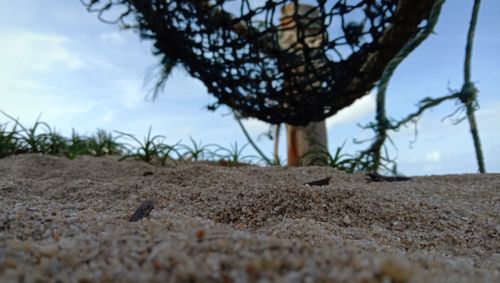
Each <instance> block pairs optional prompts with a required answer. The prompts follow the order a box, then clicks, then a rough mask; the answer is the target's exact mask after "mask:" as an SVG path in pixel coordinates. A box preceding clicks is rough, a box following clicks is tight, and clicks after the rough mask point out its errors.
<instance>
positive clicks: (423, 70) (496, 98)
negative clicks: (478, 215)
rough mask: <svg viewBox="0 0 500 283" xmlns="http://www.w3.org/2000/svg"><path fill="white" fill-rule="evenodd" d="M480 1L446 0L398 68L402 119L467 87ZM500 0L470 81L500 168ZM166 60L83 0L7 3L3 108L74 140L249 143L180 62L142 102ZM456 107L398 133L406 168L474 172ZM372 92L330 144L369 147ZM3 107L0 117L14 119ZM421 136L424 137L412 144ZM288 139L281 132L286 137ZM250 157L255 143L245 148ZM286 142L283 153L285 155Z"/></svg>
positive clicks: (487, 6)
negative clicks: (471, 33)
mask: <svg viewBox="0 0 500 283" xmlns="http://www.w3.org/2000/svg"><path fill="white" fill-rule="evenodd" d="M472 3H473V1H465V0H448V1H446V3H445V4H444V6H443V9H442V12H441V16H440V20H439V22H438V24H437V26H436V28H435V33H434V34H433V35H431V36H430V37H429V38H428V39H427V40H426V41H425V42H424V43H423V44H422V45H421V46H420V47H419V48H418V49H417V50H415V51H414V52H413V53H412V54H411V55H410V56H409V57H408V58H407V59H406V60H405V61H404V62H403V63H402V64H401V65H400V66H399V68H398V69H397V70H396V72H395V74H394V76H393V77H392V79H391V82H390V86H389V88H388V92H387V113H388V115H389V117H392V118H396V119H397V118H402V117H404V116H405V115H407V114H408V113H410V112H413V111H415V110H416V104H417V103H418V101H419V100H421V99H422V98H424V97H427V96H431V97H438V96H442V95H445V94H448V93H449V90H448V89H459V88H461V86H462V83H463V58H464V50H465V39H466V33H467V29H468V23H469V20H470V14H471V11H472ZM499 14H500V1H497V0H483V1H482V4H481V10H480V12H479V21H478V25H477V30H476V36H475V41H474V50H473V57H472V80H473V81H474V83H475V84H476V87H477V88H478V89H479V91H480V92H479V97H478V101H479V104H480V109H479V110H478V111H477V112H476V115H477V121H478V128H479V133H480V137H481V142H482V147H483V152H484V156H485V163H486V170H487V171H488V172H500V154H499V151H500V130H499V126H498V121H499V120H500V95H499V92H500V86H499V80H500V21H499V20H498V15H499ZM157 63H158V58H157V57H154V56H153V55H152V54H151V42H148V41H141V40H140V39H139V36H138V35H137V34H136V33H134V32H131V31H123V30H120V29H119V28H118V27H117V26H114V25H109V24H104V23H102V22H100V21H98V20H97V17H96V15H95V14H90V13H88V12H87V11H86V10H85V8H84V7H83V6H82V5H81V3H80V2H79V1H78V0H67V1H60V0H43V1H42V0H18V1H8V0H0V110H2V111H4V112H6V113H8V114H9V115H11V116H14V117H16V118H19V120H20V122H21V123H23V124H25V125H33V123H34V122H35V121H36V119H37V118H38V117H39V116H40V115H41V120H42V121H44V122H47V123H49V124H50V125H51V126H52V127H55V128H56V129H57V130H58V131H60V132H61V133H62V134H63V135H67V136H69V135H70V133H71V131H72V129H75V130H76V131H77V132H78V133H80V134H86V135H90V134H93V133H95V131H96V129H98V128H99V129H106V130H108V131H115V130H116V131H122V132H127V133H131V134H134V135H136V136H137V137H139V138H142V137H143V136H144V135H145V134H147V131H148V128H149V127H150V126H151V127H152V133H153V134H161V135H164V136H166V137H167V143H176V142H178V141H182V142H184V143H188V142H189V138H190V137H192V138H193V139H195V140H197V141H200V142H202V143H203V144H209V143H217V144H220V145H222V146H227V147H229V146H230V145H231V144H234V143H235V142H237V143H238V145H239V146H242V145H244V144H245V143H246V138H245V137H244V135H243V133H242V131H241V130H240V128H239V127H238V124H237V123H236V121H235V120H234V118H233V117H232V116H231V115H229V114H230V111H229V109H228V108H221V109H219V110H218V111H216V112H210V111H207V110H206V105H208V104H209V103H212V102H214V101H215V99H214V98H213V97H212V96H211V95H210V94H208V93H207V90H206V88H205V86H204V85H203V83H201V82H200V81H198V80H196V79H193V78H190V77H189V75H188V74H187V72H185V71H184V70H182V69H175V70H174V72H173V74H172V76H171V77H170V79H169V81H168V82H167V85H166V87H165V90H164V92H163V93H162V94H161V95H160V96H159V97H158V98H157V99H156V100H155V101H154V102H153V101H151V100H148V99H146V97H147V95H148V93H149V91H150V90H151V87H152V85H151V84H147V83H145V81H147V77H148V74H151V72H152V71H154V68H155V66H157ZM457 106H458V105H457V104H456V103H455V102H446V103H444V104H442V105H440V106H438V107H436V108H433V109H432V110H431V111H429V112H426V113H425V114H424V115H423V116H422V118H421V119H419V121H418V123H417V129H418V135H417V136H416V137H415V131H414V128H413V127H409V128H405V129H402V130H401V131H399V132H397V133H391V139H392V141H393V144H394V146H392V145H391V144H390V143H388V148H389V149H390V151H391V153H392V155H393V156H397V162H398V170H399V171H400V172H401V173H403V174H406V175H435V174H455V173H457V174H458V173H476V172H477V171H478V170H477V164H476V160H475V155H474V148H473V144H472V139H471V136H470V134H469V125H468V123H467V121H464V122H462V123H460V124H458V125H454V123H453V121H452V120H450V119H444V120H443V118H444V117H446V116H447V115H448V114H450V113H452V112H453V111H454V109H455V108H456V107H457ZM374 111H375V96H374V95H373V94H371V95H367V96H365V97H363V98H361V99H359V100H358V101H356V103H354V104H353V105H352V106H351V107H349V108H346V109H343V110H341V111H340V112H339V113H337V114H336V115H335V116H333V117H331V118H328V119H327V127H328V142H329V149H330V151H334V150H335V149H336V148H337V147H339V146H341V145H342V144H344V143H345V146H344V150H345V151H346V153H354V152H355V151H356V150H361V149H364V148H366V147H367V146H368V144H367V143H364V144H361V145H358V144H355V143H354V142H353V140H354V139H357V140H363V139H368V138H370V137H372V132H370V131H369V130H362V129H361V128H360V127H359V126H358V125H359V124H366V123H368V122H370V121H372V120H373V119H374V116H375V112H374ZM8 121H9V120H8V118H6V117H3V116H1V115H0V123H6V122H8ZM244 124H245V126H246V127H247V129H248V131H249V132H250V133H251V135H252V137H253V138H254V139H255V140H256V141H258V144H259V146H260V147H261V148H262V149H263V150H264V152H266V153H267V154H268V155H269V156H272V142H271V141H270V140H268V139H266V138H263V137H262V135H261V134H262V133H264V132H266V131H267V130H268V129H269V125H268V124H266V123H263V122H260V121H258V120H255V119H247V120H245V121H244ZM415 138H416V140H415ZM281 140H282V141H283V140H284V137H283V136H282V137H281ZM247 149H248V150H247V153H248V154H253V151H252V150H251V149H250V148H249V147H248V148H247ZM285 150H286V144H285V143H284V142H281V144H280V154H281V156H282V157H285Z"/></svg>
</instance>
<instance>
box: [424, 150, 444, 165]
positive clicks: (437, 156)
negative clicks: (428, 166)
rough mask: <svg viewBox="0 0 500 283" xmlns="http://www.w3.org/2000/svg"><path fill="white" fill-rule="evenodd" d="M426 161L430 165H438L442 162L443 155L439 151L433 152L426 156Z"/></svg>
mask: <svg viewBox="0 0 500 283" xmlns="http://www.w3.org/2000/svg"><path fill="white" fill-rule="evenodd" d="M424 160H425V161H426V162H429V163H438V162H439V161H441V153H440V152H439V150H432V151H430V152H428V153H427V154H426V155H425V157H424Z"/></svg>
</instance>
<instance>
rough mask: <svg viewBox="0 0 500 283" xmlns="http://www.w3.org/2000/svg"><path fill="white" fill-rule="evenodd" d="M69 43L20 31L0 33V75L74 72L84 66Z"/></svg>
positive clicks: (52, 37)
mask: <svg viewBox="0 0 500 283" xmlns="http://www.w3.org/2000/svg"><path fill="white" fill-rule="evenodd" d="M70 42H71V41H70V39H69V38H67V37H65V36H62V35H58V34H49V33H36V32H28V31H23V30H13V31H0V62H2V64H1V65H0V74H2V75H4V74H5V75H9V74H10V75H11V76H12V77H16V76H17V75H26V73H27V72H47V71H53V70H62V71H64V70H78V69H81V68H83V67H85V66H86V64H85V62H84V60H83V59H82V58H81V57H80V56H79V55H78V54H77V53H76V52H74V51H73V50H71V48H70V47H69V45H70Z"/></svg>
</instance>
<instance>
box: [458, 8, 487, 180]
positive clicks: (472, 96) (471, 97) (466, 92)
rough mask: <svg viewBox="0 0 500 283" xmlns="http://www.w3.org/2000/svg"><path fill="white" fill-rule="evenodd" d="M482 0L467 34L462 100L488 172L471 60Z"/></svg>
mask: <svg viewBox="0 0 500 283" xmlns="http://www.w3.org/2000/svg"><path fill="white" fill-rule="evenodd" d="M480 4H481V0H475V1H474V7H473V8H472V17H471V20H470V24H469V32H468V34H467V44H466V46H465V62H464V85H463V86H462V90H461V93H462V95H463V96H465V99H462V102H463V103H464V104H465V107H466V109H467V118H468V120H469V126H470V133H471V135H472V140H473V142H474V149H475V153H476V159H477V164H478V168H479V172H480V173H486V168H485V166H484V157H483V151H482V148H481V140H480V139H479V132H478V129H477V123H476V116H475V111H476V109H477V107H478V106H477V92H478V90H477V89H476V87H475V86H474V84H473V83H472V82H471V60H472V45H473V42H474V33H475V31H476V25H477V15H478V14H479V6H480Z"/></svg>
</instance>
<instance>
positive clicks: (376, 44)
mask: <svg viewBox="0 0 500 283" xmlns="http://www.w3.org/2000/svg"><path fill="white" fill-rule="evenodd" d="M81 2H82V3H83V4H84V5H85V6H86V7H87V8H88V10H89V11H92V12H97V13H98V16H99V18H100V19H101V20H103V21H105V22H109V23H119V24H121V26H123V27H128V28H132V29H136V30H138V31H139V33H140V35H141V37H143V38H145V39H150V40H153V41H154V48H155V50H154V53H155V54H156V55H160V56H161V63H162V66H163V68H164V71H165V73H166V75H165V76H162V77H161V82H160V83H159V84H158V85H161V83H162V82H163V80H164V79H166V78H167V77H168V73H169V72H170V70H171V69H172V67H173V66H175V65H181V66H182V67H184V68H185V69H186V70H187V71H188V73H189V74H190V75H191V76H193V77H195V78H198V79H200V80H201V81H202V82H203V83H204V84H205V85H206V87H207V89H208V91H209V92H210V93H211V94H212V95H214V96H215V97H216V99H217V102H216V103H214V104H213V105H210V106H209V109H211V110H214V109H216V108H217V107H218V106H220V105H221V104H225V105H227V106H229V107H231V108H232V109H234V110H236V111H238V112H239V113H240V114H241V115H243V116H247V117H256V118H258V119H260V120H263V121H266V122H269V123H273V124H277V123H282V122H286V123H289V124H293V125H306V124H307V123H309V122H311V121H320V120H323V119H324V118H326V117H328V116H331V115H333V114H335V113H336V112H337V111H339V110H340V109H342V108H344V107H346V106H349V105H350V104H352V103H353V102H354V101H355V100H356V99H358V98H360V97H362V96H364V95H365V94H367V93H368V92H369V91H370V90H371V89H372V88H373V86H374V84H375V83H376V82H377V81H378V80H379V79H380V76H381V75H382V72H383V70H384V68H385V66H386V65H387V64H388V63H389V62H390V60H391V59H392V58H394V56H396V55H397V54H398V52H399V51H400V50H401V48H403V46H404V45H405V44H406V43H407V42H408V41H410V40H411V39H412V38H413V37H415V36H416V35H417V34H418V32H419V31H421V30H422V29H423V28H425V26H426V19H427V18H428V16H429V12H430V10H431V8H432V5H433V3H434V2H435V0H399V1H398V0H358V1H347V0H341V1H326V0H317V1H308V2H307V4H309V5H307V4H306V2H304V3H300V5H299V2H298V1H297V0H286V1H285V0H283V1H248V0H234V1H229V0H228V1H224V0H205V1H203V0H201V1H200V0H184V1H181V0H163V1H161V0H81Z"/></svg>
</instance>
